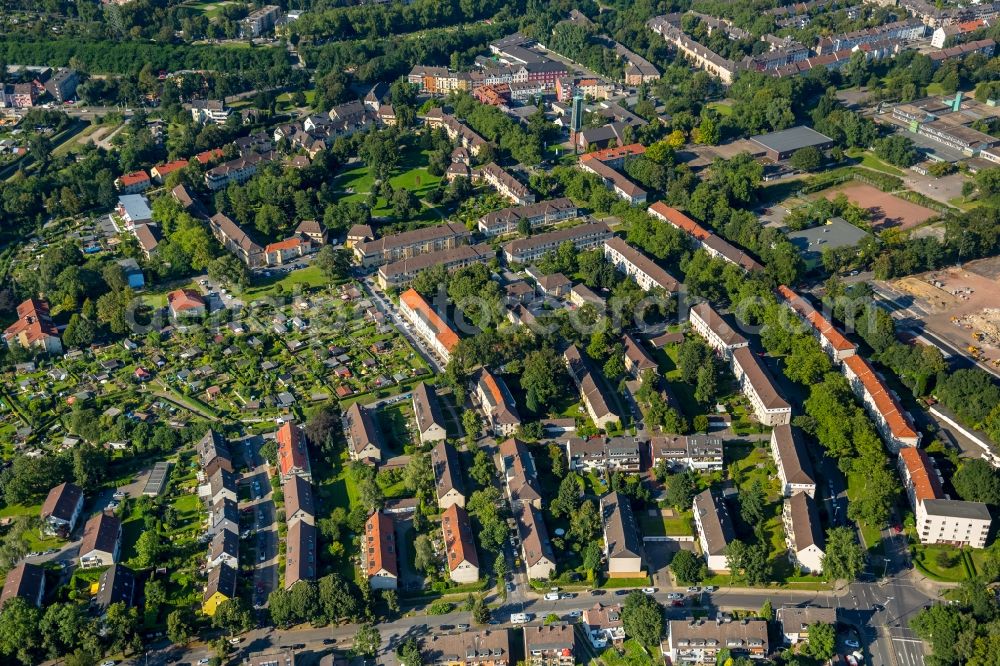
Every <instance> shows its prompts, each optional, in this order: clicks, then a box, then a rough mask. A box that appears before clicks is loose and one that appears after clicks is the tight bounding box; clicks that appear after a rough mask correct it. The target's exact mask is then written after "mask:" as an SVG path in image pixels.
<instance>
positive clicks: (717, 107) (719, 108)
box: [706, 102, 733, 118]
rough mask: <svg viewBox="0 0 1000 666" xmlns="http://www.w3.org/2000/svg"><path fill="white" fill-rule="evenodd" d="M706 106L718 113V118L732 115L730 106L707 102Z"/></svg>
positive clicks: (722, 103) (723, 103)
mask: <svg viewBox="0 0 1000 666" xmlns="http://www.w3.org/2000/svg"><path fill="white" fill-rule="evenodd" d="M706 106H708V108H710V109H712V110H713V111H715V112H716V113H718V114H719V115H720V116H724V117H726V118H728V117H729V116H731V115H733V105H732V104H726V103H725V102H709V103H708V104H707V105H706Z"/></svg>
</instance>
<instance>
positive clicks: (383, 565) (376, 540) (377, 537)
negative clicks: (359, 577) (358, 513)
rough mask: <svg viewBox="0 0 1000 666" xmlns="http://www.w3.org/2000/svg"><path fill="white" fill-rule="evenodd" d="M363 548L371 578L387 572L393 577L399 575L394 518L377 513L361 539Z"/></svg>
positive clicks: (368, 523)
mask: <svg viewBox="0 0 1000 666" xmlns="http://www.w3.org/2000/svg"><path fill="white" fill-rule="evenodd" d="M361 542H362V543H361V548H362V555H363V557H364V561H365V563H366V567H365V568H366V569H367V573H368V575H369V576H374V575H375V574H377V573H378V572H380V571H382V570H385V571H387V572H389V573H390V574H392V575H393V576H398V575H399V567H398V565H397V561H396V535H395V531H394V529H393V525H392V518H390V517H389V516H387V515H385V514H384V513H382V512H381V511H376V512H375V513H373V514H372V515H371V517H370V518H369V519H368V522H367V523H366V524H365V533H364V536H362V538H361Z"/></svg>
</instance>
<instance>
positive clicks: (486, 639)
mask: <svg viewBox="0 0 1000 666" xmlns="http://www.w3.org/2000/svg"><path fill="white" fill-rule="evenodd" d="M420 657H421V660H422V663H424V664H427V666H514V664H513V660H512V657H511V646H510V631H509V630H508V629H491V630H486V631H463V632H459V633H444V632H433V633H431V634H430V635H428V636H426V637H424V638H423V639H421V641H420Z"/></svg>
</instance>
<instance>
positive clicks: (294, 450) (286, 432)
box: [275, 422, 309, 476]
mask: <svg viewBox="0 0 1000 666" xmlns="http://www.w3.org/2000/svg"><path fill="white" fill-rule="evenodd" d="M275 439H276V440H277V442H278V466H279V467H280V468H281V475H282V476H285V475H287V474H289V473H291V472H292V471H294V470H297V469H301V470H308V469H309V454H308V452H307V451H306V443H305V439H304V438H303V437H302V430H301V428H299V427H298V426H297V425H295V424H294V423H290V422H286V423H285V424H284V425H282V426H281V428H280V429H279V430H278V434H277V435H275Z"/></svg>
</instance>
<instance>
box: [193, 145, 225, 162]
mask: <svg viewBox="0 0 1000 666" xmlns="http://www.w3.org/2000/svg"><path fill="white" fill-rule="evenodd" d="M194 158H195V159H196V160H198V163H199V164H208V163H209V162H212V161H214V160H217V159H221V158H222V148H213V149H212V150H206V151H205V152H203V153H198V154H197V155H195V156H194Z"/></svg>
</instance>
